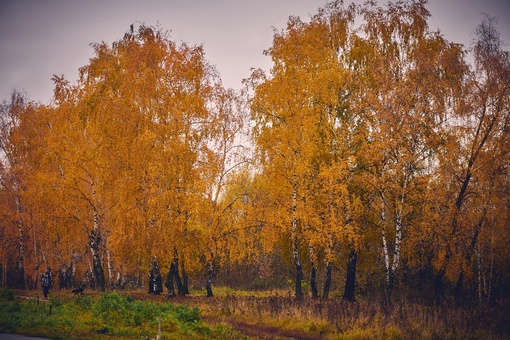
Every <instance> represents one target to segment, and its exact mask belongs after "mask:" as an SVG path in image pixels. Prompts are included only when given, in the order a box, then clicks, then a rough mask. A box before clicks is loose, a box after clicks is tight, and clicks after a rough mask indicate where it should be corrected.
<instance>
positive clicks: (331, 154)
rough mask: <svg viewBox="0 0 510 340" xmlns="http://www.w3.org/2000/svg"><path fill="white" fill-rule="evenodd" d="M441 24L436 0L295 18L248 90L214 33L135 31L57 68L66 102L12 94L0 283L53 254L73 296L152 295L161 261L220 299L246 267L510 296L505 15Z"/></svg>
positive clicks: (291, 276)
mask: <svg viewBox="0 0 510 340" xmlns="http://www.w3.org/2000/svg"><path fill="white" fill-rule="evenodd" d="M429 17H430V14H429V12H428V11H427V9H426V1H423V0H409V1H403V0H398V1H396V2H389V3H388V4H387V5H385V6H384V7H380V6H378V5H377V4H376V3H375V2H374V1H368V2H366V3H365V4H364V5H362V6H356V5H354V4H351V5H348V6H346V5H344V3H343V2H342V1H333V2H329V3H327V4H326V5H325V6H324V7H322V8H320V9H319V10H318V12H317V13H316V14H315V15H313V16H312V17H311V18H310V20H309V21H302V20H301V19H300V18H298V17H290V18H289V20H288V23H287V27H286V28H284V29H282V30H275V32H274V37H273V44H272V46H271V47H270V48H269V49H268V50H266V51H265V52H264V53H265V54H266V55H267V56H268V57H270V58H271V60H272V67H271V69H270V70H269V71H267V72H266V71H263V70H260V69H254V70H253V72H252V75H251V77H249V78H248V79H246V80H245V81H244V84H245V88H244V89H243V90H242V91H234V90H231V89H227V88H225V87H224V86H223V85H222V83H221V78H220V76H219V74H218V72H217V71H216V70H215V68H214V67H213V66H212V65H210V64H209V63H208V62H207V60H206V58H205V53H204V50H203V48H202V47H201V46H192V45H188V44H186V43H180V44H178V43H175V42H173V41H172V40H171V38H170V36H169V34H168V33H167V32H165V31H163V30H162V29H160V28H158V27H150V26H146V25H140V26H139V27H138V28H137V29H135V27H133V26H131V28H130V29H129V30H128V31H127V32H126V34H125V35H124V37H123V38H122V39H120V40H118V41H116V42H114V43H113V44H107V43H104V42H103V43H99V44H94V45H93V49H94V57H93V58H91V59H90V62H89V64H88V65H85V66H83V67H82V68H81V69H80V76H79V79H78V80H77V81H76V83H71V82H69V81H68V80H66V79H65V78H64V77H63V76H55V77H54V83H55V89H54V98H53V101H52V102H51V104H47V105H43V104H40V103H34V102H31V101H29V100H28V99H27V98H26V97H25V96H24V95H23V94H20V93H18V92H14V93H13V94H12V96H11V98H10V100H6V101H4V103H3V104H2V106H1V112H0V113H1V115H0V147H1V150H2V157H1V168H0V179H1V191H0V234H1V235H2V238H1V239H2V245H1V250H0V254H1V256H2V261H1V262H2V266H1V269H0V274H1V279H2V285H10V286H15V287H24V288H32V287H36V285H37V282H38V275H39V274H40V273H41V271H42V270H43V269H44V268H43V267H45V266H51V268H52V269H54V270H57V271H58V272H59V279H60V284H61V286H62V287H70V286H73V285H78V283H79V282H81V280H83V278H90V282H91V283H93V285H94V286H95V287H97V288H98V289H101V290H104V289H107V288H118V287H121V286H123V285H126V283H130V284H131V285H134V286H140V285H146V284H147V271H148V269H149V267H150V265H151V263H153V261H155V260H156V261H159V265H160V266H161V268H162V269H163V271H166V270H167V269H168V268H169V267H171V268H173V273H174V274H175V275H177V277H178V278H179V282H181V277H182V285H184V286H186V287H184V288H182V289H187V285H188V277H190V280H191V282H192V283H193V282H195V284H196V285H197V286H200V285H201V284H203V285H205V287H206V288H207V295H208V296H212V295H213V291H212V283H213V280H214V279H216V280H219V281H221V280H223V281H225V282H227V281H228V280H226V278H227V277H230V278H232V276H235V275H234V274H235V273H237V274H236V275H238V276H243V275H244V276H249V277H250V278H251V279H259V280H262V281H264V280H265V281H267V282H271V283H275V284H276V280H275V279H274V278H275V277H284V278H285V279H287V280H290V282H292V286H293V291H294V293H295V296H296V297H297V298H302V297H303V296H304V295H306V294H308V291H309V292H310V295H311V296H312V297H320V296H321V297H323V298H328V295H329V292H330V289H332V288H333V289H336V290H341V291H342V293H343V297H344V298H345V299H348V300H354V299H355V296H356V294H359V293H361V294H362V293H364V292H366V291H367V290H369V289H373V288H375V289H376V290H377V291H380V292H381V293H384V296H385V297H386V298H387V299H388V300H389V299H390V298H391V296H392V293H393V292H394V290H395V287H401V288H402V290H403V289H404V288H408V289H410V290H411V291H415V292H416V293H418V290H420V291H427V289H428V290H430V292H432V291H433V292H434V293H435V294H433V295H434V297H435V300H436V302H438V303H440V302H442V301H443V300H444V299H445V298H447V299H449V298H450V297H451V298H453V299H454V300H455V301H460V300H461V299H462V298H464V297H471V298H472V297H475V298H477V299H478V300H479V301H488V300H490V299H495V298H497V297H499V296H501V295H505V294H506V295H507V294H508V293H509V292H510V287H509V286H508V282H509V280H510V277H509V273H510V261H509V260H510V253H509V251H508V244H509V242H510V228H509V223H510V176H509V166H510V142H509V140H510V138H509V128H510V118H509V117H510V54H509V53H508V52H506V51H504V49H503V45H504V44H503V42H502V41H500V38H499V33H498V31H497V29H496V26H495V24H496V21H495V19H492V18H485V19H483V20H482V22H481V24H480V25H479V26H478V27H477V28H476V32H475V33H476V34H475V40H474V43H473V45H472V46H471V48H469V49H467V48H465V47H464V46H462V45H459V44H456V43H453V42H450V41H447V40H446V39H445V38H444V37H443V36H442V35H441V34H440V33H439V32H432V31H430V30H429V28H428V26H427V20H428V19H429ZM468 61H469V62H468ZM234 267H235V268H236V270H233V269H232V268H234ZM282 271H283V274H282ZM179 276H180V277H179ZM283 282H285V280H284V281H283ZM287 284H288V282H287ZM182 285H181V286H182ZM320 286H322V289H320V288H319V287H320ZM180 289H181V288H179V290H180Z"/></svg>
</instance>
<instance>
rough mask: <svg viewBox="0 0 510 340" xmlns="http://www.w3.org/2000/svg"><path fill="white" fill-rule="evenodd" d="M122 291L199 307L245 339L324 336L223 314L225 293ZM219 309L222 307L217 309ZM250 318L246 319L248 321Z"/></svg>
mask: <svg viewBox="0 0 510 340" xmlns="http://www.w3.org/2000/svg"><path fill="white" fill-rule="evenodd" d="M120 292H121V293H123V294H129V295H131V297H133V298H134V299H136V300H149V299H150V300H153V301H158V302H171V303H174V304H183V305H186V306H188V307H198V308H200V310H201V319H202V321H203V322H205V323H206V324H208V325H211V326H213V325H218V324H225V325H228V326H230V327H232V328H233V329H234V330H236V331H237V332H239V333H241V334H243V335H244V336H246V337H247V338H253V339H302V340H320V339H324V338H325V337H324V335H321V334H318V333H317V334H314V333H311V332H307V331H304V330H300V329H292V325H290V326H289V325H288V326H287V327H285V328H281V327H277V326H274V325H271V324H269V323H267V322H265V321H266V320H265V318H263V317H254V315H249V316H246V317H245V318H240V317H239V316H238V315H236V314H235V313H228V312H227V313H226V312H225V310H224V308H221V307H220V308H219V307H218V306H224V305H225V299H228V297H227V298H226V297H225V296H218V297H213V298H208V297H206V296H205V295H203V294H190V295H187V296H185V297H175V298H168V297H167V296H166V294H160V295H154V294H148V293H147V292H144V291H142V290H129V291H120ZM97 295H99V292H98V291H95V290H86V291H85V292H84V294H83V295H82V296H90V297H94V296H97ZM15 296H16V297H17V298H20V299H40V300H41V301H44V299H43V297H42V291H39V290H15ZM50 296H54V297H55V298H56V299H59V300H60V299H62V300H63V299H68V298H75V296H74V294H73V293H72V292H71V291H68V290H60V289H53V290H51V291H50ZM219 309H222V310H219ZM248 320H249V321H248Z"/></svg>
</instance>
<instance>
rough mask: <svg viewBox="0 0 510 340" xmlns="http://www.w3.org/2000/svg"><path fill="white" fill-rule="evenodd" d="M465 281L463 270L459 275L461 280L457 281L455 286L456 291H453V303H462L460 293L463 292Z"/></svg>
mask: <svg viewBox="0 0 510 340" xmlns="http://www.w3.org/2000/svg"><path fill="white" fill-rule="evenodd" d="M463 281H464V271H463V270H461V271H460V274H459V278H458V279H457V284H456V285H455V290H454V291H453V301H454V302H455V303H456V304H458V303H459V302H460V293H461V292H462V283H463Z"/></svg>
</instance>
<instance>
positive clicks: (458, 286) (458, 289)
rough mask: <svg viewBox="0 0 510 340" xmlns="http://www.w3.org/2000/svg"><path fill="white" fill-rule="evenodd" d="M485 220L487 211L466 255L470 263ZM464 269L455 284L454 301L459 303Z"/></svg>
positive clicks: (477, 227) (479, 223)
mask: <svg viewBox="0 0 510 340" xmlns="http://www.w3.org/2000/svg"><path fill="white" fill-rule="evenodd" d="M484 221H485V211H484V214H483V216H482V218H481V219H480V221H479V222H478V224H477V225H476V229H475V234H474V235H473V238H472V239H471V244H470V245H469V249H468V253H467V255H466V263H469V261H471V255H472V254H473V251H474V249H475V247H476V242H477V241H478V234H479V232H480V228H481V227H482V224H483V222H484ZM464 275H465V274H464V270H463V269H462V268H461V270H460V274H459V278H458V279H457V284H456V285H455V290H454V292H453V301H454V302H455V303H456V304H458V303H460V294H461V293H462V285H463V283H464Z"/></svg>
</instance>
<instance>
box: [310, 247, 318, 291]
mask: <svg viewBox="0 0 510 340" xmlns="http://www.w3.org/2000/svg"><path fill="white" fill-rule="evenodd" d="M309 248H310V264H311V272H310V286H311V289H312V298H314V299H317V298H318V297H319V291H318V290H317V272H316V270H315V256H314V253H313V246H312V245H311V244H310V245H309Z"/></svg>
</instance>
